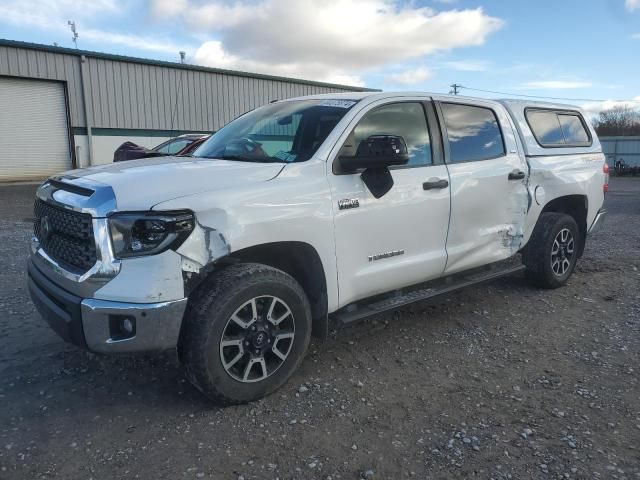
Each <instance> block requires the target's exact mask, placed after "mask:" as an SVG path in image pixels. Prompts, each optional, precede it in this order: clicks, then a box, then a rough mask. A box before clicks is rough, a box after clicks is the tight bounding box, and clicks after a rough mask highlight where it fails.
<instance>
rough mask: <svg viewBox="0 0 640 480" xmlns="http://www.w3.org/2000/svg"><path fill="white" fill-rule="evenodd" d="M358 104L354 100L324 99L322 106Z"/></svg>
mask: <svg viewBox="0 0 640 480" xmlns="http://www.w3.org/2000/svg"><path fill="white" fill-rule="evenodd" d="M355 104H356V102H355V101H353V100H323V101H322V102H321V103H320V106H321V107H338V108H351V107H353V106H354V105H355Z"/></svg>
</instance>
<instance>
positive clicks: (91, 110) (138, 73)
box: [0, 41, 361, 131]
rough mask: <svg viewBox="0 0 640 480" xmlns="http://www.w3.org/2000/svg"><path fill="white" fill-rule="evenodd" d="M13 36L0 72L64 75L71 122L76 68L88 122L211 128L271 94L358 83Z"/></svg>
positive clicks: (80, 113)
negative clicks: (119, 55)
mask: <svg viewBox="0 0 640 480" xmlns="http://www.w3.org/2000/svg"><path fill="white" fill-rule="evenodd" d="M15 43H16V42H7V41H3V42H0V75H9V76H19V77H30V78H39V79H49V80H60V81H64V82H67V91H68V95H69V110H70V116H71V119H70V120H71V125H72V127H86V126H87V122H86V119H85V109H84V104H83V100H82V99H83V92H82V79H83V72H81V68H84V81H85V89H86V92H87V98H88V102H87V103H88V105H87V112H88V114H89V117H90V118H89V123H90V126H91V127H92V128H118V129H144V130H181V131H187V130H188V131H212V130H217V129H219V128H220V127H221V126H223V125H224V124H225V123H227V122H229V121H230V120H232V119H233V118H235V117H237V116H238V115H240V114H242V113H244V112H246V111H247V110H250V109H252V108H255V107H257V106H260V105H264V104H266V103H269V102H270V101H271V100H276V99H284V98H291V97H297V96H300V95H311V94H317V93H329V92H339V91H349V90H361V89H350V88H340V87H336V86H323V85H317V84H312V83H310V82H303V81H301V82H296V81H289V80H288V79H285V80H282V79H277V78H273V77H269V78H267V77H266V76H264V77H263V78H260V76H256V77H254V76H250V75H239V74H233V73H229V72H224V73H218V72H214V71H211V70H209V71H205V70H198V69H195V68H180V67H179V66H175V67H174V66H170V65H158V64H153V62H146V61H141V62H136V61H134V60H133V59H128V60H127V59H115V60H112V59H109V58H104V57H108V56H107V55H100V54H98V56H91V55H90V53H89V52H78V53H75V52H73V51H70V50H69V49H53V48H51V47H43V49H41V50H39V49H38V48H35V47H34V48H25V47H20V46H14V44H15ZM81 54H84V55H83V56H81ZM83 57H84V64H83V63H82V61H81V59H82V58H83Z"/></svg>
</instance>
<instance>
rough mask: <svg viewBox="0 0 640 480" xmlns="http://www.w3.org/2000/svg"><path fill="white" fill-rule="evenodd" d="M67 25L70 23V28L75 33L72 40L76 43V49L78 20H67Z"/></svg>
mask: <svg viewBox="0 0 640 480" xmlns="http://www.w3.org/2000/svg"><path fill="white" fill-rule="evenodd" d="M67 25H69V28H70V29H71V32H72V33H73V37H71V40H73V43H75V45H76V49H77V48H78V32H77V31H76V22H75V21H73V20H69V21H68V22H67Z"/></svg>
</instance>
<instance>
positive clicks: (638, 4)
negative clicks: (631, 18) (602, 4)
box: [624, 0, 640, 12]
mask: <svg viewBox="0 0 640 480" xmlns="http://www.w3.org/2000/svg"><path fill="white" fill-rule="evenodd" d="M624 6H625V8H626V9H627V10H629V11H630V12H633V11H635V10H640V0H624Z"/></svg>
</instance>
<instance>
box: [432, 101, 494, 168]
mask: <svg viewBox="0 0 640 480" xmlns="http://www.w3.org/2000/svg"><path fill="white" fill-rule="evenodd" d="M440 107H441V109H442V115H443V116H444V124H445V126H446V128H447V137H448V138H449V157H450V160H451V162H469V161H478V160H489V159H491V158H497V157H501V156H503V155H504V154H505V149H504V141H503V138H502V131H501V130H500V125H499V124H498V119H497V118H496V114H495V113H494V112H493V110H491V109H490V108H484V107H478V106H475V105H461V104H458V103H442V104H441V105H440Z"/></svg>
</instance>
